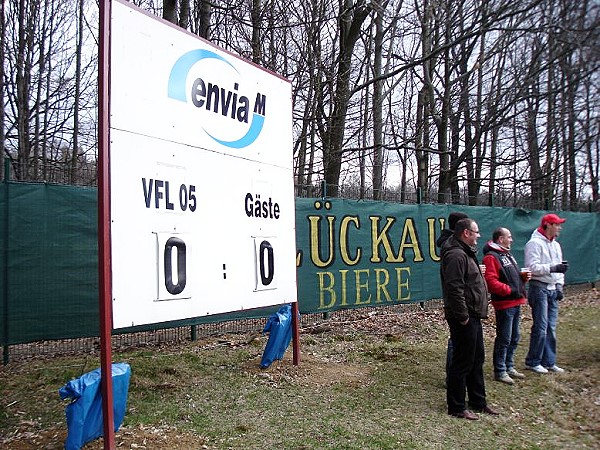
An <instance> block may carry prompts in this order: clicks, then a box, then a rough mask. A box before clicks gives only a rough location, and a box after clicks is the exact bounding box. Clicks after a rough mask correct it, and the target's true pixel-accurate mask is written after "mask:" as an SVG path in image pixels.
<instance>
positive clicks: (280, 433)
mask: <svg viewBox="0 0 600 450" xmlns="http://www.w3.org/2000/svg"><path fill="white" fill-rule="evenodd" d="M561 308H562V309H561V313H560V320H559V330H558V335H559V350H558V362H559V364H560V365H562V366H564V367H565V368H567V370H568V371H567V373H565V374H560V375H557V374H549V375H543V376H539V375H536V374H533V373H531V372H527V374H526V375H527V378H526V379H525V380H518V381H517V382H516V384H515V385H514V386H506V385H504V384H501V383H497V382H494V381H493V379H492V368H491V351H492V344H493V337H494V325H493V322H492V320H491V319H490V320H488V321H487V322H486V324H485V338H486V356H487V361H486V363H485V375H486V387H487V395H488V401H489V403H490V404H492V405H494V406H496V407H497V408H498V409H499V410H500V411H501V412H502V415H501V416H500V417H487V416H484V417H482V420H480V421H478V422H469V421H464V420H459V419H455V418H452V417H450V416H448V415H447V414H446V404H445V390H444V388H443V379H444V364H445V352H446V342H447V341H446V339H447V327H446V325H445V323H444V321H443V318H442V313H441V311H422V312H411V313H395V312H394V311H381V312H378V313H376V314H369V315H365V314H362V315H360V317H359V318H358V319H356V320H355V321H352V320H350V321H344V323H343V325H336V323H335V320H332V321H331V323H328V324H327V325H328V327H327V330H326V331H325V332H321V333H318V334H309V333H308V331H307V332H306V334H302V335H301V347H302V360H301V363H300V365H299V366H293V364H292V362H291V350H288V353H287V354H286V357H285V358H284V360H283V361H277V362H275V363H274V364H273V365H272V366H271V367H270V368H269V369H266V370H261V369H260V368H259V367H258V365H259V362H260V357H261V354H262V350H263V348H264V345H265V343H266V338H265V337H261V338H258V339H256V338H255V339H248V336H241V335H233V336H228V339H229V340H227V341H224V340H218V339H216V338H215V339H204V340H200V341H196V342H190V343H186V344H177V345H173V346H166V347H163V348H161V349H156V350H153V351H148V350H131V351H128V352H124V353H119V354H115V355H113V356H114V358H113V359H114V360H115V361H123V362H127V363H129V364H130V365H131V367H132V378H131V384H130V392H129V398H128V412H127V415H126V417H125V422H124V425H123V427H122V429H121V430H120V431H119V433H117V435H116V443H117V446H119V447H124V448H152V449H198V448H207V449H263V448H277V449H290V450H302V449H336V450H339V449H357V450H358V449H399V448H406V449H413V448H414V449H423V448H425V449H428V448H431V449H446V448H447V449H454V448H461V449H478V450H479V449H482V448H499V449H500V448H501V449H537V448H540V449H541V448H544V449H548V448H551V449H552V448H556V449H558V448H598V447H599V446H600V425H599V424H600V388H599V387H598V384H599V383H598V381H599V375H600V334H599V333H598V323H600V320H599V319H600V304H599V303H598V294H597V292H596V291H595V290H592V291H587V292H586V293H585V294H580V295H579V296H573V297H572V298H571V297H569V298H568V299H567V300H565V302H564V303H563V304H562V306H561ZM523 312H524V316H525V317H524V320H523V323H522V335H523V338H522V343H521V345H520V347H519V349H518V351H517V355H516V361H517V367H518V368H523V361H524V359H525V352H526V350H527V345H528V341H529V328H530V326H531V321H530V316H529V317H528V315H527V314H529V310H528V308H524V309H523ZM390 330H393V331H390ZM98 364H99V362H98V360H97V358H90V357H89V356H87V357H70V358H67V357H64V358H50V359H47V360H46V359H44V360H32V361H25V362H18V363H12V364H9V365H8V366H6V367H3V368H2V369H1V370H0V447H2V448H6V449H24V448H61V446H62V444H63V441H64V439H65V436H66V422H65V419H64V407H65V405H66V403H64V402H61V401H60V399H59V397H58V389H59V388H60V387H61V386H62V385H63V384H64V383H66V382H67V381H68V380H69V379H71V378H73V377H77V376H79V375H81V374H82V373H83V372H85V371H89V370H92V369H93V368H95V367H97V366H98ZM85 448H86V449H101V448H103V447H102V441H101V440H98V441H95V442H93V443H90V444H88V445H87V446H86V447H85Z"/></svg>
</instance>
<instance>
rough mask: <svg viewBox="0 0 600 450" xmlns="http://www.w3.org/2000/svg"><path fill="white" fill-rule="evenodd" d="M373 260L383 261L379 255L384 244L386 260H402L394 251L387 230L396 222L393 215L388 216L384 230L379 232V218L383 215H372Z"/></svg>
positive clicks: (373, 261)
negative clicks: (380, 247)
mask: <svg viewBox="0 0 600 450" xmlns="http://www.w3.org/2000/svg"><path fill="white" fill-rule="evenodd" d="M370 219H371V262H372V263H379V262H381V257H380V256H379V246H380V245H383V248H384V249H385V253H386V255H387V256H386V258H385V261H386V262H388V263H395V262H402V261H401V260H400V259H398V258H397V257H396V256H395V255H394V251H393V250H392V245H391V244H390V239H389V238H388V235H387V232H388V231H389V229H390V228H391V227H392V225H393V224H394V222H395V221H396V219H395V218H393V217H388V218H387V221H386V224H385V226H384V227H383V230H381V233H380V232H379V220H380V219H381V217H374V216H371V217H370Z"/></svg>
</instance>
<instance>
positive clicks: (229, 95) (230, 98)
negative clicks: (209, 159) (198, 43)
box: [168, 49, 266, 148]
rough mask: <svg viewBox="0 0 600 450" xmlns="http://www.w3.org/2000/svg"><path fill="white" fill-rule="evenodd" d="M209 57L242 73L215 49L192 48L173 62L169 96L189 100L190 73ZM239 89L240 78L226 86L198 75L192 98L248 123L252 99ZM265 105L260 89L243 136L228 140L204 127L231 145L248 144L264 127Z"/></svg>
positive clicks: (233, 146)
mask: <svg viewBox="0 0 600 450" xmlns="http://www.w3.org/2000/svg"><path fill="white" fill-rule="evenodd" d="M209 59H214V60H217V61H220V62H222V63H223V64H225V67H226V68H227V69H231V70H233V71H234V72H235V73H236V75H240V73H239V71H238V70H237V69H236V68H235V67H234V66H233V64H231V63H230V62H229V61H228V60H227V59H225V58H223V57H222V56H220V55H218V54H216V53H215V52H212V51H210V50H204V49H198V50H192V51H189V52H187V53H185V54H184V55H182V56H181V57H180V58H179V59H178V60H177V61H176V62H175V64H174V65H173V68H172V69H171V75H170V76H169V86H168V96H169V97H170V98H172V99H174V100H179V101H180V102H184V103H188V95H186V82H187V78H188V74H189V72H190V70H191V69H192V67H193V66H194V65H195V64H197V63H201V62H202V61H206V60H209ZM231 89H232V90H231ZM238 89H239V83H237V82H234V83H233V86H231V87H229V88H226V87H223V86H219V85H218V84H217V83H215V82H211V81H206V80H204V79H202V78H196V79H195V80H194V82H193V84H192V88H191V92H190V95H189V100H190V101H191V102H192V103H193V105H194V106H195V107H197V108H204V109H206V111H208V112H211V113H213V114H221V115H222V116H224V117H228V118H230V119H233V120H237V121H238V122H240V123H246V124H247V123H248V119H249V115H250V109H251V104H250V100H249V98H248V97H247V96H245V95H240V93H238ZM265 106H266V96H265V95H263V94H261V93H260V92H257V93H256V98H255V101H254V108H252V120H251V122H250V125H249V127H248V130H247V132H246V134H244V136H242V137H241V138H239V139H236V140H232V141H228V140H224V139H220V138H217V137H215V136H213V135H212V134H211V133H210V132H209V131H208V130H207V129H206V128H203V130H204V131H205V133H206V134H207V135H208V136H210V137H211V138H212V139H213V140H214V141H215V142H218V143H219V144H221V145H225V146H227V147H230V148H244V147H247V146H249V145H250V144H252V143H253V142H254V141H255V140H256V138H258V135H259V134H260V133H261V131H262V128H263V124H264V123H265Z"/></svg>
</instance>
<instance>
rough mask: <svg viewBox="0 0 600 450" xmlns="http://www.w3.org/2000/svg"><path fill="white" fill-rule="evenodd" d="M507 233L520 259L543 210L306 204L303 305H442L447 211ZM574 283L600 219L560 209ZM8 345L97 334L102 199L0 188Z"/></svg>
mask: <svg viewBox="0 0 600 450" xmlns="http://www.w3.org/2000/svg"><path fill="white" fill-rule="evenodd" d="M454 210H463V211H465V212H467V213H468V214H469V216H471V217H473V218H475V219H476V220H477V221H478V224H479V228H480V230H481V231H482V238H481V241H480V247H483V243H484V241H485V239H489V238H490V237H491V234H492V231H493V230H494V229H495V228H496V227H497V226H506V227H508V228H510V229H511V231H512V235H513V238H514V244H513V253H514V254H515V256H516V257H517V260H518V261H519V262H522V258H523V248H524V246H525V243H526V242H527V240H528V239H529V236H530V234H531V232H532V230H533V229H534V228H535V227H537V225H538V224H539V219H540V218H541V216H542V215H543V214H544V213H545V212H544V211H537V210H524V209H516V208H501V207H466V206H457V205H429V204H427V205H425V204H420V205H418V204H411V205H406V204H398V203H386V202H375V201H356V200H343V199H327V200H324V199H314V198H313V199H300V198H298V199H296V245H297V251H298V254H297V267H298V304H299V309H300V312H301V313H303V314H314V313H329V312H332V311H337V310H343V309H349V308H359V307H378V306H390V305H395V304H401V303H418V302H424V301H427V300H430V299H436V298H439V296H440V286H439V272H438V270H439V268H438V259H439V257H438V254H437V249H436V248H435V245H434V243H435V240H436V239H437V237H438V236H439V232H440V230H441V228H442V226H443V219H444V218H445V217H447V216H448V214H449V212H451V211H454ZM561 216H563V217H566V218H567V222H566V224H565V226H564V228H563V234H562V235H561V237H560V241H561V243H562V246H563V250H564V254H565V257H566V258H567V259H569V261H570V263H571V269H570V270H569V272H568V273H567V283H568V284H578V283H584V282H589V281H595V280H598V279H599V278H600V248H599V247H600V243H599V239H598V236H599V235H600V221H599V217H600V215H599V214H598V213H575V212H562V213H561ZM0 233H1V234H2V238H1V239H0V254H1V258H0V283H1V287H2V289H1V291H0V295H1V299H0V319H1V320H0V338H1V345H3V346H6V345H14V344H23V343H28V342H37V341H46V340H57V339H76V338H82V337H94V336H97V335H98V261H97V191H96V189H95V188H82V187H74V186H66V185H48V184H27V183H14V182H3V183H0ZM275 309H276V307H272V308H265V309H260V310H250V311H245V312H243V313H231V314H223V315H216V316H209V317H202V318H190V319H186V320H180V321H175V322H170V323H161V324H157V325H148V326H143V327H136V328H131V329H121V330H119V331H118V333H119V334H123V333H133V332H142V331H148V330H160V329H168V328H178V327H191V326H193V325H199V324H209V323H217V322H223V321H230V320H239V319H249V318H261V317H266V316H268V315H269V314H271V313H272V312H273V311H274V310H275Z"/></svg>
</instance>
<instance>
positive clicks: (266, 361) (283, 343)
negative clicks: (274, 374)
mask: <svg viewBox="0 0 600 450" xmlns="http://www.w3.org/2000/svg"><path fill="white" fill-rule="evenodd" d="M266 333H269V339H268V341H267V345H266V346H265V351H264V352H263V356H262V359H261V361H260V367H262V368H266V367H269V366H270V365H271V364H272V363H273V361H275V360H277V359H282V358H283V354H284V353H285V351H286V350H287V348H288V346H289V345H290V341H291V340H292V306H291V305H283V306H282V307H281V308H279V310H278V311H277V312H276V313H273V314H271V315H270V316H269V318H268V319H267V323H266V325H265V328H264V329H263V334H266Z"/></svg>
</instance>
